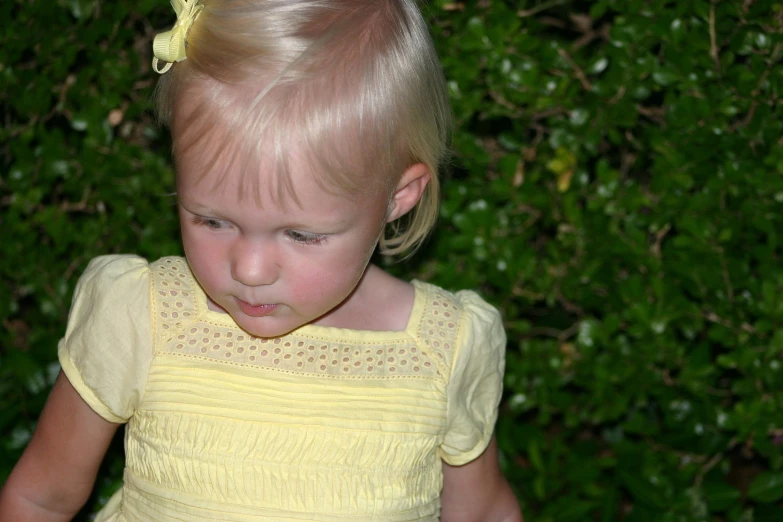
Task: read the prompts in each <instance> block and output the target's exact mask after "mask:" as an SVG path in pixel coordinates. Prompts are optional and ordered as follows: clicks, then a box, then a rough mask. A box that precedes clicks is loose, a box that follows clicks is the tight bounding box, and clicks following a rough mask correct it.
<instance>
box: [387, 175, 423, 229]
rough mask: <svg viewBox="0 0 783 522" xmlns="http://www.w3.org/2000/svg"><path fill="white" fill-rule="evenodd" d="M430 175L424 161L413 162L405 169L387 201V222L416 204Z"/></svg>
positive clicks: (402, 214)
mask: <svg viewBox="0 0 783 522" xmlns="http://www.w3.org/2000/svg"><path fill="white" fill-rule="evenodd" d="M431 176H432V174H430V169H429V168H428V167H427V165H425V164H424V163H415V164H413V165H411V166H410V167H408V168H407V169H405V172H403V174H402V178H400V181H399V183H397V188H395V189H394V194H392V198H391V201H390V202H389V211H388V214H387V216H386V222H387V223H390V222H392V221H394V220H395V219H397V218H399V217H401V216H404V215H405V214H407V213H408V212H409V211H410V210H411V209H412V208H413V207H415V206H416V203H418V202H419V200H420V199H421V196H422V194H424V189H425V188H427V184H428V183H429V182H430V177H431Z"/></svg>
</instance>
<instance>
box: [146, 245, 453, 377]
mask: <svg viewBox="0 0 783 522" xmlns="http://www.w3.org/2000/svg"><path fill="white" fill-rule="evenodd" d="M150 268H151V274H152V281H153V288H152V294H153V298H154V299H153V315H154V319H155V328H156V330H157V333H158V334H159V335H158V339H162V341H163V342H162V343H161V344H160V346H157V347H156V350H157V351H158V352H161V353H168V354H180V355H182V356H189V357H197V358H202V359H209V360H212V361H222V362H225V363H228V364H241V365H248V366H255V367H259V368H267V369H275V370H280V371H285V372H296V373H307V374H321V375H329V376H340V377H360V376H361V377H368V378H372V377H376V378H384V377H424V378H436V379H439V380H442V379H445V378H446V377H445V376H446V375H447V374H448V369H449V368H450V367H451V360H452V358H453V354H454V344H455V342H456V337H457V332H458V330H459V319H460V307H459V305H458V303H457V302H456V301H455V299H454V297H453V296H451V295H450V294H448V293H446V292H445V291H442V290H440V289H438V288H437V287H434V286H431V285H423V286H424V287H425V288H426V299H427V301H426V306H425V307H424V313H423V315H422V317H421V318H420V319H419V321H418V322H419V327H418V332H417V338H413V337H403V338H398V339H394V340H388V339H384V335H383V332H379V335H378V338H377V340H372V338H369V340H364V341H362V343H361V344H357V343H356V342H355V341H351V340H348V339H340V338H339V335H338V334H336V335H335V336H334V338H314V337H310V336H307V335H304V334H301V333H298V332H297V331H294V332H292V333H290V334H288V335H285V336H283V337H277V338H272V339H265V338H259V337H255V336H253V335H250V334H248V333H247V332H244V331H243V330H241V329H239V328H238V327H229V326H225V325H219V324H213V323H212V322H210V321H209V320H208V319H207V318H205V317H201V316H200V315H199V313H198V309H197V307H196V304H195V301H194V298H196V296H198V295H199V293H197V292H195V291H194V289H193V288H192V285H194V284H197V283H196V282H195V280H194V279H193V276H192V274H191V273H190V269H189V268H188V266H187V263H186V262H185V260H184V259H182V258H176V257H169V258H163V259H161V260H159V261H158V262H156V263H153V264H152V266H151V267H150ZM335 332H339V329H335Z"/></svg>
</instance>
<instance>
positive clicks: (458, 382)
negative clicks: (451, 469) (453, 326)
mask: <svg viewBox="0 0 783 522" xmlns="http://www.w3.org/2000/svg"><path fill="white" fill-rule="evenodd" d="M456 295H457V298H458V299H459V300H460V302H461V303H462V306H463V310H464V311H463V314H464V316H463V318H462V321H461V325H460V332H459V337H458V338H457V352H456V353H455V355H454V360H453V361H452V371H451V377H450V379H449V383H448V386H447V388H446V392H447V399H448V412H447V419H446V434H445V437H444V440H443V443H442V444H441V446H440V457H441V458H442V459H443V460H444V461H445V462H446V463H448V464H451V465H452V466H461V465H463V464H467V463H468V462H470V461H472V460H474V459H475V458H477V457H478V456H479V455H481V454H482V453H483V452H484V450H485V449H486V447H487V446H488V445H489V441H490V439H491V438H492V433H493V430H494V428H495V421H496V420H497V415H498V404H499V402H500V396H501V394H502V392H503V371H504V368H505V351H506V333H505V331H504V330H503V322H502V320H501V318H500V314H499V313H498V311H497V310H496V309H495V308H493V307H492V306H491V305H490V304H488V303H487V302H485V301H484V300H483V299H481V298H480V297H479V296H478V295H477V294H476V293H475V292H471V291H462V292H459V293H457V294H456Z"/></svg>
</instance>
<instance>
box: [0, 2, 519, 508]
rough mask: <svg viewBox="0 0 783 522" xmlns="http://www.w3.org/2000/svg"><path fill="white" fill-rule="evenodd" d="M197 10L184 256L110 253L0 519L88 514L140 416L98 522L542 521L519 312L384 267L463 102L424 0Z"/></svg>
mask: <svg viewBox="0 0 783 522" xmlns="http://www.w3.org/2000/svg"><path fill="white" fill-rule="evenodd" d="M173 4H174V7H175V10H176V12H177V16H178V20H177V23H176V25H175V26H174V29H173V30H172V31H169V32H167V33H163V34H162V35H159V36H158V37H157V38H156V39H155V44H154V51H155V56H156V58H155V60H154V62H153V65H154V67H155V69H156V71H158V72H160V73H162V74H163V76H162V77H161V82H160V85H159V88H158V90H157V92H156V97H157V98H156V103H157V108H158V113H159V115H160V117H161V118H162V120H163V121H164V122H165V123H167V124H169V125H170V126H171V129H172V133H173V141H174V147H173V150H174V157H175V161H176V171H177V197H178V204H179V213H180V219H181V231H182V241H183V245H184V251H185V257H184V258H180V257H168V258H164V259H160V260H157V261H153V262H149V263H148V262H147V261H145V260H144V259H141V258H139V257H135V256H126V255H122V256H117V255H115V256H105V257H99V258H97V259H94V260H93V261H92V262H91V263H90V265H89V266H88V267H87V270H86V272H85V273H84V275H83V276H82V277H81V279H80V280H79V283H78V285H77V288H76V293H75V295H74V300H73V307H72V309H71V312H70V315H69V321H68V327H67V331H66V333H65V337H64V338H63V340H62V341H61V343H60V346H59V351H58V353H59V358H60V363H61V365H62V373H61V374H60V376H59V378H58V380H57V382H56V384H55V386H54V389H53V391H52V393H51V396H50V397H49V401H48V403H47V405H46V408H45V409H44V411H43V413H42V415H41V419H40V422H39V425H38V428H37V430H36V432H35V435H34V437H33V439H32V441H31V442H30V445H29V447H28V448H27V449H26V451H25V453H24V455H23V457H22V458H21V460H20V462H19V463H18V465H17V466H16V468H15V469H14V472H13V474H12V475H11V477H10V478H9V480H8V482H7V483H6V485H5V488H4V490H3V492H2V497H1V498H0V519H1V520H2V521H4V522H6V521H8V522H10V521H14V522H19V521H26V520H36V521H38V520H40V521H43V520H70V519H71V518H72V517H73V515H74V514H75V513H76V512H77V511H78V509H79V508H80V507H81V506H82V505H83V504H84V502H85V501H86V499H87V497H88V495H89V493H90V491H91V489H92V486H93V483H94V480H95V476H96V472H97V469H98V466H99V464H100V462H101V459H102V458H103V456H104V453H105V452H106V449H107V446H108V445H109V442H110V440H111V439H112V436H113V435H114V433H115V430H116V429H117V428H118V427H119V426H120V425H121V424H123V423H126V426H127V427H126V432H125V450H126V468H125V474H124V484H123V487H122V488H121V489H120V491H118V492H117V493H116V494H115V495H114V496H113V497H112V498H111V500H110V501H109V502H108V504H107V505H106V507H105V508H104V509H103V510H102V511H101V513H100V514H99V515H98V517H97V520H99V521H155V522H158V521H207V520H209V521H245V520H248V521H250V520H252V521H307V520H312V521H316V520H317V521H344V520H356V521H360V520H362V521H363V520H373V521H408V520H430V521H432V520H439V519H440V520H443V521H482V522H492V521H520V520H521V515H520V513H519V508H518V505H517V502H516V499H515V498H514V496H513V494H512V493H511V490H510V488H509V487H508V484H507V483H506V481H505V480H504V478H503V477H502V475H501V474H500V472H499V469H498V462H497V449H496V447H495V443H494V439H493V427H494V423H495V419H496V417H497V406H498V401H499V400H500V394H501V385H502V374H503V351H504V348H505V336H504V333H503V329H502V326H501V321H500V317H499V315H498V313H497V311H496V310H495V309H493V308H492V307H490V306H489V305H488V304H486V303H485V302H484V301H482V300H481V299H480V298H479V297H478V296H477V295H476V294H475V293H473V292H470V291H462V292H458V293H456V294H452V293H449V292H447V291H445V290H442V289H440V288H437V287H435V286H432V285H429V284H426V283H422V282H417V281H414V282H413V283H408V282H405V281H401V280H398V279H396V278H394V277H392V276H390V275H388V274H386V273H384V272H383V271H382V270H381V269H380V268H378V267H376V266H373V265H369V264H368V263H369V260H370V257H371V255H372V253H373V251H374V250H375V248H376V246H377V245H378V243H380V248H381V251H382V253H384V254H389V255H394V254H401V253H406V252H409V251H410V250H412V249H414V248H415V247H416V246H417V245H418V244H419V243H420V241H421V240H422V239H423V238H424V236H425V235H426V234H427V233H428V232H429V230H430V229H431V227H432V225H433V222H434V221H435V217H436V213H437V201H438V177H437V167H438V165H439V163H440V162H441V160H442V158H443V156H444V154H445V151H446V140H447V135H448V131H449V118H448V114H449V110H448V104H447V101H446V94H445V90H444V82H443V79H442V77H441V72H440V66H439V64H438V60H437V58H436V56H435V54H434V51H433V47H432V42H431V40H430V38H429V36H428V34H427V29H426V26H425V24H424V21H423V20H422V17H421V15H420V13H419V12H418V10H417V8H416V6H415V4H414V0H241V1H239V0H203V3H202V2H200V0H196V1H191V0H174V2H173ZM164 62H165V65H164ZM174 62H176V63H174ZM172 64H173V67H172ZM169 68H171V71H169Z"/></svg>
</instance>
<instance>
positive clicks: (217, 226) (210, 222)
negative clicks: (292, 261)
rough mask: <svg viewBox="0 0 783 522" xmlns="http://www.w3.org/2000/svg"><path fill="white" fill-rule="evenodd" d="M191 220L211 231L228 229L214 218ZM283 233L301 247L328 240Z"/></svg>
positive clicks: (296, 233)
mask: <svg viewBox="0 0 783 522" xmlns="http://www.w3.org/2000/svg"><path fill="white" fill-rule="evenodd" d="M191 220H192V222H193V223H194V224H196V225H199V226H202V227H207V228H209V229H211V230H223V229H224V228H227V227H228V225H227V223H226V222H225V221H223V220H221V219H216V218H210V217H204V216H197V215H194V216H192V217H191ZM285 233H286V235H287V236H288V237H289V238H291V239H292V240H293V241H294V242H295V243H299V244H301V245H321V244H323V243H325V242H326V240H327V238H328V236H327V235H326V234H308V233H307V232H300V231H298V230H286V231H285Z"/></svg>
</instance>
